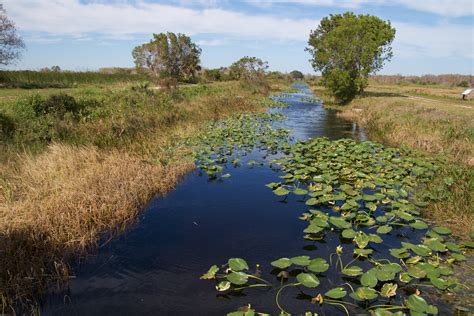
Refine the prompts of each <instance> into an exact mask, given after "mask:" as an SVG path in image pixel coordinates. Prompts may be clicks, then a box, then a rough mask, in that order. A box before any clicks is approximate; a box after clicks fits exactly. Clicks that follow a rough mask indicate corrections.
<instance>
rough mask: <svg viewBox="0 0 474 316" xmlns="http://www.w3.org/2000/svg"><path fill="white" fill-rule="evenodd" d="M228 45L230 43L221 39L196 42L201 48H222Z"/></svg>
mask: <svg viewBox="0 0 474 316" xmlns="http://www.w3.org/2000/svg"><path fill="white" fill-rule="evenodd" d="M228 43H229V42H228V41H226V40H221V39H211V40H200V41H197V42H196V44H198V45H199V46H222V45H226V44H228Z"/></svg>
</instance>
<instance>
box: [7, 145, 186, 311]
mask: <svg viewBox="0 0 474 316" xmlns="http://www.w3.org/2000/svg"><path fill="white" fill-rule="evenodd" d="M191 168H193V163H192V162H191V161H181V162H180V163H179V164H170V165H168V166H162V165H159V164H151V163H149V162H146V161H143V160H141V159H139V158H137V157H134V156H131V155H128V154H127V153H124V152H119V151H109V152H104V151H101V150H99V149H97V148H95V147H92V146H84V147H80V148H78V147H73V146H68V145H60V144H54V145H52V146H50V148H49V149H48V150H47V151H46V152H44V153H43V154H41V155H39V156H37V157H31V156H27V157H23V158H22V163H21V166H20V170H19V172H18V173H17V174H16V176H17V177H18V181H16V183H17V185H18V187H17V188H16V190H15V197H14V201H12V202H10V203H7V204H3V205H1V206H0V214H1V216H0V217H1V218H2V220H1V221H0V232H1V237H0V249H1V250H2V252H3V254H2V257H1V265H2V269H5V270H6V271H5V270H4V271H3V273H5V272H7V273H8V274H9V276H10V277H9V278H2V283H3V282H8V283H9V284H6V285H5V284H2V291H6V290H9V292H10V293H3V295H4V296H5V297H8V298H9V299H10V302H8V303H9V304H11V303H13V301H14V300H18V299H22V298H24V295H25V294H27V293H28V292H29V291H31V290H35V291H41V289H42V288H43V286H44V284H42V283H43V281H44V280H43V278H42V277H47V274H53V275H55V277H61V276H67V273H68V272H67V271H68V269H67V266H66V263H67V260H68V259H69V258H71V255H74V254H78V253H84V252H85V251H86V250H87V249H89V248H90V247H91V246H95V245H96V242H97V241H98V240H99V237H101V236H102V237H103V236H104V234H105V233H107V234H110V233H113V232H114V231H120V230H122V229H124V228H125V227H126V225H127V224H129V223H130V222H132V221H134V220H135V218H136V215H137V213H138V212H139V210H140V209H141V208H142V207H143V206H144V205H145V203H147V201H149V199H150V198H151V197H153V196H154V195H155V194H158V193H165V192H167V191H169V190H170V189H172V188H173V187H174V186H175V184H176V183H177V181H178V179H179V178H180V177H181V176H182V175H183V174H185V173H186V172H187V171H189V170H190V169H191ZM51 267H53V268H54V269H53V271H51V270H50V268H51ZM29 296H30V295H28V297H29Z"/></svg>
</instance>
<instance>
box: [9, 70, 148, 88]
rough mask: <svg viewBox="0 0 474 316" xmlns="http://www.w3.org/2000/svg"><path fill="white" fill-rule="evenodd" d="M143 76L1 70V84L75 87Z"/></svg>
mask: <svg viewBox="0 0 474 316" xmlns="http://www.w3.org/2000/svg"><path fill="white" fill-rule="evenodd" d="M142 77H143V76H142V75H139V74H132V73H129V72H120V73H101V72H93V71H87V72H72V71H61V72H58V71H48V72H45V71H31V70H21V71H6V70H3V71H0V86H1V87H4V88H22V89H44V88H73V87H76V86H77V85H78V84H111V83H118V82H134V81H137V80H140V79H141V78H142Z"/></svg>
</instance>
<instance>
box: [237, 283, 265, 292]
mask: <svg viewBox="0 0 474 316" xmlns="http://www.w3.org/2000/svg"><path fill="white" fill-rule="evenodd" d="M262 286H271V285H270V284H261V283H259V284H251V285H248V286H242V287H236V288H235V289H234V291H240V290H243V289H248V288H251V287H262Z"/></svg>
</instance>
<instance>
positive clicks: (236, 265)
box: [228, 258, 249, 271]
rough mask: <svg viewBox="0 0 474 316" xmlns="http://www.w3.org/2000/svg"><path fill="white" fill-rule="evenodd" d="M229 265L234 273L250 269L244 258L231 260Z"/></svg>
mask: <svg viewBox="0 0 474 316" xmlns="http://www.w3.org/2000/svg"><path fill="white" fill-rule="evenodd" d="M228 263H229V267H230V268H231V269H232V270H233V271H242V270H248V269H249V266H248V264H247V262H246V261H245V260H244V259H242V258H230V259H229V261H228Z"/></svg>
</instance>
